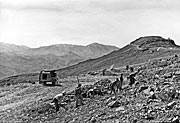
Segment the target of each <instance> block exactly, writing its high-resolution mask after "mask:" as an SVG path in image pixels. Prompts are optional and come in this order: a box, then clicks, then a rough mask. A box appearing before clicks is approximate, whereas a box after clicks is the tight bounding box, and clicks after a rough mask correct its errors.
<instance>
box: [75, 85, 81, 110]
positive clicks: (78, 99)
mask: <svg viewBox="0 0 180 123" xmlns="http://www.w3.org/2000/svg"><path fill="white" fill-rule="evenodd" d="M75 101H76V106H75V107H76V108H77V107H78V104H79V103H80V105H83V98H82V88H81V84H78V86H77V87H76V89H75Z"/></svg>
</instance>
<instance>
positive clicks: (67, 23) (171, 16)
mask: <svg viewBox="0 0 180 123" xmlns="http://www.w3.org/2000/svg"><path fill="white" fill-rule="evenodd" d="M147 35H160V36H162V37H164V38H168V37H170V38H171V39H174V40H175V42H176V44H179V45H180V0H0V42H6V43H11V44H18V45H19V44H20V45H26V46H29V47H39V46H44V45H51V44H62V43H63V44H64V43H67V44H80V45H87V44H90V43H93V42H98V43H103V44H110V45H116V46H118V47H122V46H124V45H127V44H128V43H130V42H131V41H133V40H135V39H137V38H139V37H140V36H147Z"/></svg>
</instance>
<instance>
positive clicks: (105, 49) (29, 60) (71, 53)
mask: <svg viewBox="0 0 180 123" xmlns="http://www.w3.org/2000/svg"><path fill="white" fill-rule="evenodd" d="M118 49H119V48H118V47H115V46H109V45H103V44H98V43H93V44H89V45H87V46H80V45H71V44H57V45H51V46H44V47H39V48H29V47H26V46H18V45H13V44H7V43H0V78H2V77H6V76H11V75H16V74H24V73H31V72H39V71H40V70H42V69H57V68H59V69H60V68H64V67H67V66H70V65H74V64H76V63H78V62H80V61H84V60H87V59H93V58H97V57H101V56H103V55H106V54H108V53H110V52H112V51H115V50H118Z"/></svg>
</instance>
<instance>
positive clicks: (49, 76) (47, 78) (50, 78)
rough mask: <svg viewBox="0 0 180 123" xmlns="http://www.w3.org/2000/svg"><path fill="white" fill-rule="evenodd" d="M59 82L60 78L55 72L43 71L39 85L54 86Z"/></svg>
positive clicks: (40, 74)
mask: <svg viewBox="0 0 180 123" xmlns="http://www.w3.org/2000/svg"><path fill="white" fill-rule="evenodd" d="M57 81H58V78H57V73H56V71H55V70H42V71H41V72H40V73H39V84H43V85H53V86H54V85H56V83H57Z"/></svg>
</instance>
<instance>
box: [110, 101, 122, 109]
mask: <svg viewBox="0 0 180 123" xmlns="http://www.w3.org/2000/svg"><path fill="white" fill-rule="evenodd" d="M119 106H120V102H119V101H117V100H116V101H112V102H110V103H109V104H108V107H110V108H117V107H119Z"/></svg>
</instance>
